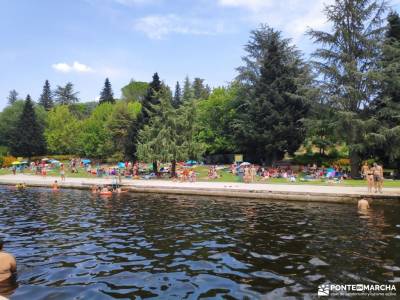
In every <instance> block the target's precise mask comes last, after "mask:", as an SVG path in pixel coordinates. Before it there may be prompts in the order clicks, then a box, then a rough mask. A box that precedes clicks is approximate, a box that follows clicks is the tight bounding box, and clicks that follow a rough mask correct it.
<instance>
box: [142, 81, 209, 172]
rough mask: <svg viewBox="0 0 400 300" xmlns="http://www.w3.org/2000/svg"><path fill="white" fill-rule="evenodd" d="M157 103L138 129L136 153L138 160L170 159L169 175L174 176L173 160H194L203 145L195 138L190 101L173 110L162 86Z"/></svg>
mask: <svg viewBox="0 0 400 300" xmlns="http://www.w3.org/2000/svg"><path fill="white" fill-rule="evenodd" d="M159 100H160V103H159V105H157V106H156V108H155V109H156V113H155V114H154V116H153V117H152V118H151V120H150V122H149V124H147V125H145V126H144V128H143V129H142V130H141V131H140V132H139V142H138V146H137V156H138V158H139V159H140V160H142V161H154V162H157V161H163V162H171V163H172V168H171V176H172V177H175V176H176V172H175V170H176V168H175V167H176V163H177V162H178V161H182V160H187V159H197V158H198V157H199V155H200V154H201V153H202V150H203V147H202V145H201V144H200V143H198V142H197V141H196V140H195V129H196V128H195V121H194V120H195V115H196V106H195V105H194V103H193V101H192V102H189V103H186V104H184V105H181V106H180V107H179V108H178V112H177V113H175V112H174V108H173V107H172V104H171V102H172V101H171V94H170V92H169V91H168V89H167V88H166V87H165V86H164V87H162V90H161V91H160V93H159Z"/></svg>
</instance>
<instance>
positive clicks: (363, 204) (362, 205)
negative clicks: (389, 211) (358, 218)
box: [357, 198, 370, 210]
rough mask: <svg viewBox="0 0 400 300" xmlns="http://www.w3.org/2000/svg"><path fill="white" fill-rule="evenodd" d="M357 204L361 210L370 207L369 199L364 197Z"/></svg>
mask: <svg viewBox="0 0 400 300" xmlns="http://www.w3.org/2000/svg"><path fill="white" fill-rule="evenodd" d="M357 206H358V209H359V210H367V209H369V208H370V206H369V202H368V200H367V199H364V198H363V199H360V200H358V205H357Z"/></svg>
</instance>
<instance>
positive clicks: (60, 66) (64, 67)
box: [52, 63, 71, 73]
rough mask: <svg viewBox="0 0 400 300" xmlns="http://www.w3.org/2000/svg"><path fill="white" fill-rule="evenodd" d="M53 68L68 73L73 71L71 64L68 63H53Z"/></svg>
mask: <svg viewBox="0 0 400 300" xmlns="http://www.w3.org/2000/svg"><path fill="white" fill-rule="evenodd" d="M52 68H53V69H54V70H57V71H60V72H63V73H68V72H70V71H71V66H70V65H68V64H66V63H58V64H53V65H52Z"/></svg>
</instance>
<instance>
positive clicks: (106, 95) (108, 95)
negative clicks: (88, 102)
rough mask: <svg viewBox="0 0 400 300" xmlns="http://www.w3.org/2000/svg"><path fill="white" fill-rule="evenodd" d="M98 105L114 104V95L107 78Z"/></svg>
mask: <svg viewBox="0 0 400 300" xmlns="http://www.w3.org/2000/svg"><path fill="white" fill-rule="evenodd" d="M99 102H100V104H101V103H104V102H109V103H115V99H114V93H113V91H112V88H111V83H110V80H109V79H108V78H106V80H105V81H104V87H103V90H102V91H101V93H100V100H99Z"/></svg>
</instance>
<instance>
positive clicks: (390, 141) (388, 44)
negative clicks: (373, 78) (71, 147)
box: [370, 11, 400, 177]
mask: <svg viewBox="0 0 400 300" xmlns="http://www.w3.org/2000/svg"><path fill="white" fill-rule="evenodd" d="M387 21H388V26H387V31H386V38H385V41H384V44H383V47H382V59H381V61H380V72H379V75H380V83H381V92H380V95H379V97H378V99H377V100H376V101H375V107H374V110H373V111H374V113H375V116H374V117H376V118H377V119H378V124H379V126H376V128H377V129H378V130H377V132H376V134H375V135H374V138H375V143H374V147H373V149H374V151H373V153H372V155H373V156H374V157H376V158H379V159H380V160H382V161H383V162H385V163H387V164H390V165H391V166H392V167H394V168H395V170H396V172H395V173H396V176H397V177H400V69H399V65H400V17H399V15H398V14H397V13H396V12H393V11H392V12H390V13H389V15H388V17H387ZM370 148H372V147H370Z"/></svg>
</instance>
